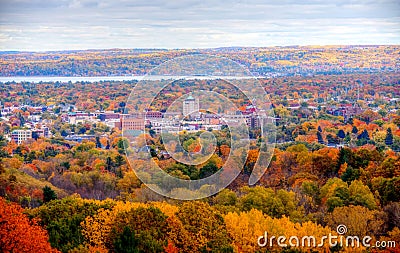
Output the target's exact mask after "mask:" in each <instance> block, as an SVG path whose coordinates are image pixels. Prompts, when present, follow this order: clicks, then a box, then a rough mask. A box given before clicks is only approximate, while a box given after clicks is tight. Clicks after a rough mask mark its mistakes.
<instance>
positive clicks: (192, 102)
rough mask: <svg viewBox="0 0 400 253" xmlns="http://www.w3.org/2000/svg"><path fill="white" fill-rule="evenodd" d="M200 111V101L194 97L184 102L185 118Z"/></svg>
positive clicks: (189, 97)
mask: <svg viewBox="0 0 400 253" xmlns="http://www.w3.org/2000/svg"><path fill="white" fill-rule="evenodd" d="M198 111H199V100H198V99H195V98H194V97H192V96H190V95H189V96H188V97H187V98H186V99H185V100H184V101H183V116H187V115H189V114H191V113H194V112H198Z"/></svg>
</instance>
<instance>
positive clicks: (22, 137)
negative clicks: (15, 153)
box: [11, 129, 32, 145]
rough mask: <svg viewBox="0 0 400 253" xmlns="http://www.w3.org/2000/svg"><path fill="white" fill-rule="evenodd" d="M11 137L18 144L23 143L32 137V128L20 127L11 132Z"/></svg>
mask: <svg viewBox="0 0 400 253" xmlns="http://www.w3.org/2000/svg"><path fill="white" fill-rule="evenodd" d="M11 139H12V140H14V141H15V143H17V144H18V145H20V144H21V143H23V142H25V141H27V140H29V139H32V130H23V129H18V130H14V131H12V132H11Z"/></svg>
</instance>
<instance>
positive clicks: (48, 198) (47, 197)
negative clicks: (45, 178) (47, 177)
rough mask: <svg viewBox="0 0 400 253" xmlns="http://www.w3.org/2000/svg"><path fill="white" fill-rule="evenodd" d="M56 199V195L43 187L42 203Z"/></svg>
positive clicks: (48, 188) (47, 187)
mask: <svg viewBox="0 0 400 253" xmlns="http://www.w3.org/2000/svg"><path fill="white" fill-rule="evenodd" d="M54 199H57V194H56V192H55V191H53V190H52V189H51V188H50V187H49V186H47V185H46V186H45V187H43V202H44V203H47V202H49V201H51V200H54Z"/></svg>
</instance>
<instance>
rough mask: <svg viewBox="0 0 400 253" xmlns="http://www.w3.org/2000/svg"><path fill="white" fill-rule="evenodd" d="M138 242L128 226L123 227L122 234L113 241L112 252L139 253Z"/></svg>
mask: <svg viewBox="0 0 400 253" xmlns="http://www.w3.org/2000/svg"><path fill="white" fill-rule="evenodd" d="M138 245H139V240H138V239H137V238H136V237H135V231H133V230H132V231H131V229H130V228H129V227H128V226H125V227H124V230H123V231H122V234H121V235H119V236H118V237H117V238H116V239H115V241H114V251H115V252H116V253H139V252H141V251H140V250H139V249H138Z"/></svg>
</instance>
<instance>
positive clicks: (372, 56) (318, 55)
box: [0, 45, 400, 76]
mask: <svg viewBox="0 0 400 253" xmlns="http://www.w3.org/2000/svg"><path fill="white" fill-rule="evenodd" d="M198 53H202V54H209V55H217V56H223V57H227V58H229V59H232V60H234V61H236V62H238V63H240V64H242V65H243V66H245V67H247V68H248V69H249V70H250V71H251V72H252V73H253V74H254V75H257V76H294V75H302V76H308V75H315V74H343V73H377V72H398V71H399V69H400V59H399V57H398V56H399V54H400V46H398V45H394V46H390V45H388V46H386V45H385V46H383V45H382V46H380V45H369V46H359V45H354V46H285V47H263V48H256V47H224V48H212V49H175V50H167V49H107V50H82V51H81V50H70V51H52V52H14V51H3V52H0V76H110V75H114V76H115V75H144V74H146V73H147V72H148V71H150V70H151V69H152V68H154V67H156V66H157V65H159V64H161V63H163V62H165V61H168V60H171V59H173V58H174V57H179V56H183V55H188V54H198Z"/></svg>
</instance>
